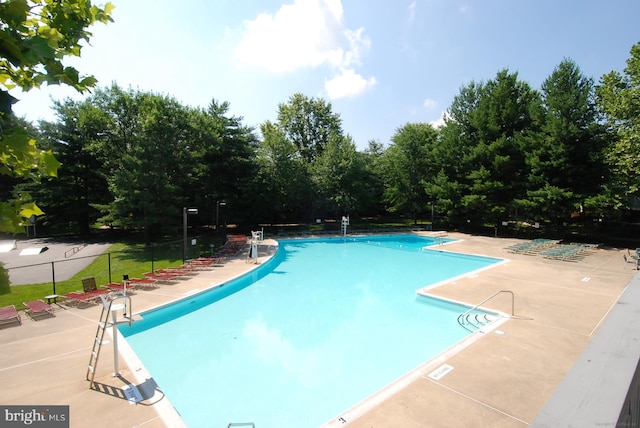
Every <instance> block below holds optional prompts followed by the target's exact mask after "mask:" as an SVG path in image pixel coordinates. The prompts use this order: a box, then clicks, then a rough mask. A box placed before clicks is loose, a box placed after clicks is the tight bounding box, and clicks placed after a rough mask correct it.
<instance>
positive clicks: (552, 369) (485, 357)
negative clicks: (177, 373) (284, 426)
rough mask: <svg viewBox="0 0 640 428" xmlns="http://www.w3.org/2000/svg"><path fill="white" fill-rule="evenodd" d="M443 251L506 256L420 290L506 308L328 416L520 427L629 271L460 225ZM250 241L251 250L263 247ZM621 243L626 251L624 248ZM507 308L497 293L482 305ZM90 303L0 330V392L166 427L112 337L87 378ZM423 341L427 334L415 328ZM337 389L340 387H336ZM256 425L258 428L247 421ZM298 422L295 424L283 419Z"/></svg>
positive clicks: (173, 290) (214, 276) (100, 421)
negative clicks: (133, 394)
mask: <svg viewBox="0 0 640 428" xmlns="http://www.w3.org/2000/svg"><path fill="white" fill-rule="evenodd" d="M450 237H455V238H459V239H460V241H458V242H456V243H452V244H447V245H443V246H441V247H439V250H442V251H456V252H462V253H469V254H481V255H487V256H493V257H500V258H505V259H508V261H507V262H506V263H504V264H501V265H499V266H497V267H494V268H492V269H488V270H485V271H482V272H480V273H477V274H475V275H470V276H467V277H464V278H459V279H457V280H455V281H452V282H448V283H445V284H441V285H440V286H438V287H436V288H430V289H428V290H427V292H428V293H430V294H433V295H435V296H439V297H445V298H449V299H453V300H457V301H463V302H467V303H469V304H473V305H475V304H476V303H479V302H481V301H482V300H484V299H485V298H487V297H488V296H490V295H491V294H493V293H494V292H496V291H499V290H510V291H512V292H513V293H514V294H515V314H516V317H514V318H511V319H508V320H505V321H504V322H503V323H502V324H501V325H499V326H498V327H496V328H495V329H494V330H492V331H489V332H487V333H485V334H482V333H474V334H473V335H472V338H471V339H469V340H467V341H465V343H464V344H462V345H460V346H457V347H455V348H454V349H451V350H448V351H447V352H446V353H444V354H442V355H441V356H439V357H438V358H436V359H434V360H432V361H430V362H425V364H424V365H423V366H422V367H419V368H417V369H416V371H414V372H413V373H410V374H408V375H407V376H406V378H404V379H401V380H400V381H399V382H398V383H397V384H395V385H390V386H389V388H388V389H387V390H386V391H382V392H381V393H380V394H377V395H376V396H374V397H372V400H369V401H368V402H366V403H363V405H362V406H357V407H355V408H353V409H348V410H346V411H345V412H344V414H342V415H336V419H335V420H334V421H329V424H328V426H348V427H350V428H352V427H355V428H364V427H367V428H369V427H384V428H388V427H403V428H411V427H447V428H448V427H487V426H491V427H523V426H527V425H528V424H529V423H530V422H531V421H532V420H533V419H534V418H535V416H536V415H537V413H538V412H539V411H540V409H541V408H542V407H543V405H544V404H545V402H546V401H547V400H548V399H549V397H550V396H551V395H552V394H553V392H554V390H555V389H556V387H557V386H558V385H559V384H560V382H561V381H562V379H563V378H564V376H565V374H566V373H567V372H568V371H569V369H570V368H571V367H572V365H573V363H574V361H576V359H577V358H578V357H579V356H580V354H581V353H582V351H583V350H584V348H585V346H586V345H587V344H588V343H589V341H590V340H591V338H592V336H593V334H594V332H595V331H597V329H598V327H599V325H600V324H601V323H602V321H603V319H604V318H605V317H606V315H607V313H608V311H609V310H610V308H611V307H612V306H613V305H615V303H616V301H617V299H618V297H619V296H620V295H621V293H622V292H623V291H624V289H625V287H626V286H627V284H628V283H629V282H630V280H631V279H632V278H633V276H634V275H635V274H636V273H637V271H636V270H635V266H634V265H632V264H627V263H625V262H624V260H623V257H622V255H623V250H622V249H613V248H604V249H597V250H593V251H591V252H590V253H589V254H588V255H586V256H585V257H584V258H583V259H581V260H579V261H576V262H568V261H558V260H549V259H544V258H542V257H540V256H528V255H518V254H512V253H509V252H507V251H506V250H505V247H507V246H509V245H511V244H514V243H516V242H520V241H518V240H515V239H496V238H489V237H477V236H469V235H461V234H452V235H450ZM270 244H273V243H270V242H268V241H265V245H264V246H262V247H261V248H260V252H259V256H260V257H259V261H260V262H261V263H263V262H264V261H265V260H266V258H267V257H268V256H269V253H270V248H269V245H270ZM624 251H626V250H624ZM255 266H256V265H254V264H251V263H246V260H245V258H244V256H242V257H239V258H238V259H236V260H230V261H228V262H226V263H225V264H224V266H223V267H219V268H216V269H215V270H214V271H213V272H202V273H200V274H198V275H197V276H195V277H193V278H191V279H189V280H186V281H183V282H180V283H178V284H175V285H169V286H162V287H161V288H159V289H156V290H151V291H142V290H140V291H138V292H137V294H136V295H135V296H133V311H134V312H140V311H144V310H146V309H149V308H152V307H156V306H158V305H162V304H165V303H168V302H171V301H174V300H176V299H180V298H183V297H185V296H186V295H188V294H190V293H193V292H195V291H198V290H204V289H207V288H209V287H211V286H212V284H219V283H221V282H224V281H227V280H228V279H230V278H233V277H235V276H238V275H240V274H242V273H244V272H246V271H248V270H249V269H252V268H254V267H255ZM484 307H486V308H491V309H495V310H499V311H502V312H505V313H511V299H510V296H509V295H508V294H501V295H499V296H497V297H496V298H494V299H493V300H491V301H489V302H488V303H487V304H485V305H484ZM99 315H100V308H99V307H97V306H96V307H90V308H86V309H75V308H74V309H68V308H66V307H64V306H59V307H58V309H57V311H56V317H55V318H49V319H42V320H39V321H32V320H31V319H29V318H28V317H26V315H23V324H22V325H20V326H15V327H5V328H3V329H1V330H0V380H1V383H2V385H3V387H2V388H0V403H1V404H3V405H56V404H59V405H69V406H70V419H71V425H70V426H71V427H86V426H92V427H94V428H98V427H111V428H117V427H170V428H174V427H176V426H180V424H181V420H180V419H179V417H178V416H177V414H176V412H175V411H174V410H173V409H172V407H171V406H170V403H169V401H168V399H167V398H166V397H165V396H164V395H163V394H162V391H161V389H160V388H159V387H158V386H157V385H155V383H154V382H153V378H152V376H151V374H149V373H147V372H146V370H145V368H144V367H143V366H142V365H141V364H140V362H138V361H136V359H135V358H131V356H130V355H128V351H127V349H126V346H124V347H123V348H121V354H126V355H123V357H122V358H121V359H120V368H121V377H112V372H113V350H112V347H111V345H105V346H104V347H103V350H102V356H101V359H100V365H99V367H98V371H97V375H96V382H97V386H98V391H96V390H90V389H89V383H88V382H87V381H86V380H85V374H86V370H87V363H88V360H89V353H90V350H91V345H92V341H93V338H94V336H95V332H96V325H97V320H98V318H99ZM416 340H428V338H416ZM444 364H446V365H448V366H450V367H451V369H450V370H449V371H448V373H447V374H446V375H444V376H442V377H441V378H439V379H438V380H434V379H432V378H430V377H429V376H428V375H429V374H430V373H432V372H433V371H434V370H436V369H438V368H439V367H441V366H442V365H444ZM128 383H132V384H135V385H138V387H139V389H140V390H141V393H142V395H143V398H145V400H144V401H142V402H140V403H138V404H136V405H133V404H130V403H129V402H128V401H127V400H126V399H125V396H124V391H123V388H124V387H125V386H126V385H127V384H128ZM336 393H339V390H336ZM257 428H260V427H257ZM292 428H297V427H292Z"/></svg>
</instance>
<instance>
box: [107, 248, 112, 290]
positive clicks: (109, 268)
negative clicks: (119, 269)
mask: <svg viewBox="0 0 640 428" xmlns="http://www.w3.org/2000/svg"><path fill="white" fill-rule="evenodd" d="M107 260H108V261H107V267H108V270H109V284H111V283H112V281H111V251H109V252H108V253H107Z"/></svg>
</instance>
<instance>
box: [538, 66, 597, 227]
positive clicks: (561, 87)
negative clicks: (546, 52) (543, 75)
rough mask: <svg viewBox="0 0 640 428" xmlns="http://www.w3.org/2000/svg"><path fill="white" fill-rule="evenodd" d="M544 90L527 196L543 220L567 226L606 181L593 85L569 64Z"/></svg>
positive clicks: (548, 79)
mask: <svg viewBox="0 0 640 428" xmlns="http://www.w3.org/2000/svg"><path fill="white" fill-rule="evenodd" d="M541 89H542V95H543V105H544V120H543V124H542V129H541V132H540V133H539V134H535V135H534V138H532V140H531V141H532V142H533V144H531V145H530V147H529V150H528V151H529V165H530V166H531V176H530V179H531V187H532V190H530V191H529V192H528V196H529V199H530V201H531V202H532V205H533V207H534V210H535V212H537V213H538V214H539V215H542V214H543V213H544V214H546V215H547V216H550V215H552V216H555V217H556V218H557V219H558V220H559V221H562V220H563V219H564V220H568V219H569V218H570V215H571V213H573V212H578V211H581V212H585V204H586V203H587V201H590V200H591V199H592V198H595V197H597V195H598V193H599V192H600V190H601V186H602V184H603V183H602V178H603V177H604V175H605V171H604V168H603V159H602V155H603V151H602V149H603V141H604V139H603V137H602V135H603V133H602V129H601V126H600V125H598V123H597V121H596V108H595V102H594V86H593V80H592V79H591V78H587V77H585V76H584V75H583V74H582V73H581V71H580V68H579V67H578V66H577V65H576V64H575V63H574V62H573V61H571V60H568V59H565V60H563V61H562V62H561V63H560V65H558V66H557V67H556V68H555V70H554V71H553V73H552V74H551V75H550V76H549V77H548V78H547V79H546V80H545V81H544V82H543V83H542V87H541Z"/></svg>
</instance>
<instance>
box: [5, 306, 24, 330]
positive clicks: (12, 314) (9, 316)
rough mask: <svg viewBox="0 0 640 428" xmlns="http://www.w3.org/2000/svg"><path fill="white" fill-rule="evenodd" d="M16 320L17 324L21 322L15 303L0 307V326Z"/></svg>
mask: <svg viewBox="0 0 640 428" xmlns="http://www.w3.org/2000/svg"><path fill="white" fill-rule="evenodd" d="M16 321H17V322H18V324H22V318H20V313H19V312H18V311H17V310H16V307H15V305H9V306H3V307H1V308H0V326H3V325H8V324H14V323H15V322H16Z"/></svg>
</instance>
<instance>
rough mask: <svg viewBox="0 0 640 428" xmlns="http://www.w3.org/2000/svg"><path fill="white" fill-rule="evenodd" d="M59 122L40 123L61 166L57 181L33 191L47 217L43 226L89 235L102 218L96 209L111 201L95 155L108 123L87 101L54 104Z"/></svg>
mask: <svg viewBox="0 0 640 428" xmlns="http://www.w3.org/2000/svg"><path fill="white" fill-rule="evenodd" d="M54 109H55V110H56V116H57V121H56V122H51V123H49V122H41V123H40V125H39V127H40V134H41V135H42V145H43V146H44V147H45V148H50V149H51V150H52V151H53V153H54V154H55V156H56V158H57V159H58V160H60V161H61V162H62V165H61V166H60V168H59V169H58V177H57V179H53V180H51V179H50V180H45V181H43V182H42V183H41V185H40V186H37V187H36V188H34V190H33V193H34V194H35V195H37V200H38V201H40V203H41V205H42V207H43V209H44V211H45V212H46V215H45V216H44V220H43V224H44V225H45V226H48V227H51V228H68V227H71V229H72V230H75V231H79V232H80V233H82V234H88V233H89V232H90V228H91V226H92V225H93V224H94V223H95V221H96V220H97V219H98V218H99V216H100V212H99V210H98V209H97V208H96V206H98V205H101V204H106V203H108V202H109V201H110V200H111V196H110V194H109V191H108V186H107V180H106V176H107V175H106V174H105V171H104V170H103V168H102V164H101V162H100V161H99V159H98V158H97V157H96V155H95V153H93V145H95V144H97V143H98V142H99V141H100V140H101V139H102V138H104V130H105V129H107V125H108V122H107V121H106V117H105V115H104V114H103V112H102V111H100V110H99V109H97V108H96V107H95V106H93V105H91V103H90V102H88V101H86V100H85V101H73V100H71V99H67V100H65V101H62V102H55V103H54Z"/></svg>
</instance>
